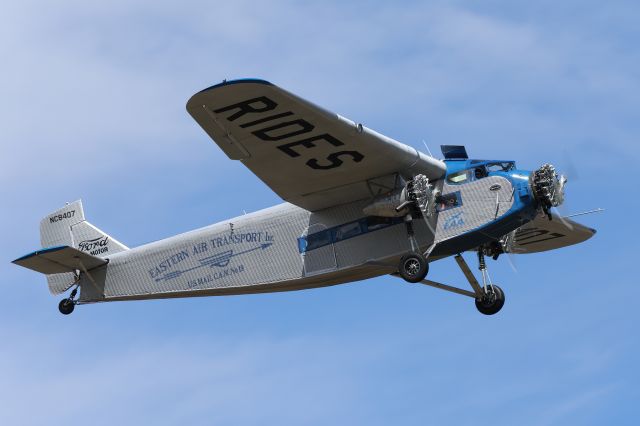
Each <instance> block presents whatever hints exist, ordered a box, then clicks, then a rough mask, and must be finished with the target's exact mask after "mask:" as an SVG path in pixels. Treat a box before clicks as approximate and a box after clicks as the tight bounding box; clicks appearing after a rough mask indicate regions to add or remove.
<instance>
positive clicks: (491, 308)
mask: <svg viewBox="0 0 640 426" xmlns="http://www.w3.org/2000/svg"><path fill="white" fill-rule="evenodd" d="M491 287H493V293H490V294H488V295H485V296H484V297H483V298H482V299H476V308H478V311H480V313H481V314H484V315H494V314H497V313H498V312H500V309H502V307H503V306H504V301H505V297H504V291H502V289H501V288H500V287H498V286H497V285H495V284H494V285H493V286H490V287H489V288H491Z"/></svg>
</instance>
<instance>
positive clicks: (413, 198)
mask: <svg viewBox="0 0 640 426" xmlns="http://www.w3.org/2000/svg"><path fill="white" fill-rule="evenodd" d="M437 197H438V190H437V189H436V188H435V186H434V185H433V184H432V183H430V182H429V178H428V177H427V176H425V175H423V174H418V175H415V176H414V177H413V179H411V180H408V181H405V182H404V185H402V186H401V187H399V188H397V189H395V190H394V191H391V192H390V193H388V194H386V195H382V196H378V197H376V198H374V199H373V201H372V202H371V203H370V204H368V205H367V206H365V207H364V209H363V212H364V214H366V215H368V216H383V217H404V220H405V225H406V228H407V238H408V239H409V243H410V244H411V252H409V253H407V254H405V255H404V256H403V257H402V259H401V260H400V264H399V265H398V271H399V273H400V275H401V276H402V278H404V279H405V280H407V281H409V282H412V283H417V282H420V281H422V280H424V278H425V277H426V276H427V273H428V272H429V263H428V262H427V258H426V256H428V255H429V252H428V251H427V253H424V254H423V253H421V252H420V251H419V247H420V246H419V244H418V243H417V241H416V239H415V233H414V229H413V219H414V218H415V217H422V218H423V219H424V220H425V221H426V222H427V224H429V220H430V218H432V217H433V216H435V214H436V208H435V206H436V199H437ZM429 226H430V227H431V225H429ZM434 233H435V232H434Z"/></svg>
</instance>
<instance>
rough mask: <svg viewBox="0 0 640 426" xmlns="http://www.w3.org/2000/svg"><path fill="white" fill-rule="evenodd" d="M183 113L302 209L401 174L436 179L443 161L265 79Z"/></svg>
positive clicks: (222, 90) (200, 99)
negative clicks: (375, 180) (378, 179)
mask: <svg viewBox="0 0 640 426" xmlns="http://www.w3.org/2000/svg"><path fill="white" fill-rule="evenodd" d="M187 111H188V112H189V114H191V116H192V117H193V118H194V119H195V120H196V121H197V122H198V124H199V125H200V126H201V127H202V128H203V129H204V130H205V132H207V134H208V135H209V136H211V138H212V139H213V140H214V141H215V142H216V143H217V144H218V146H220V148H222V150H223V151H224V152H225V154H227V156H228V157H229V158H231V159H233V160H240V161H242V163H243V164H244V165H245V166H247V167H248V168H249V169H250V170H251V171H252V172H253V173H254V174H255V175H256V176H258V177H259V178H260V179H262V181H263V182H265V183H266V184H267V185H268V186H269V187H270V188H271V189H273V190H274V191H275V192H276V193H277V194H278V195H279V196H280V197H282V198H283V199H284V200H286V201H289V202H291V203H293V204H296V205H298V206H300V207H302V208H305V209H307V210H311V211H315V210H320V209H323V208H327V207H331V206H335V205H339V204H344V203H348V202H351V201H355V200H359V199H363V198H368V197H371V196H372V192H371V189H370V185H369V184H368V181H369V180H370V179H373V178H377V177H381V176H387V175H390V174H393V173H399V174H401V175H403V176H406V177H412V176H413V175H415V174H418V173H422V174H424V175H426V176H427V177H428V178H429V179H438V178H440V177H441V176H442V175H443V174H444V172H445V169H446V166H445V164H444V163H443V162H441V161H439V160H436V159H434V158H432V157H429V156H427V155H425V154H423V153H420V152H419V151H417V150H416V149H415V148H412V147H409V146H407V145H404V144H402V143H400V142H397V141H395V140H393V139H391V138H388V137H386V136H383V135H381V134H379V133H376V132H374V131H373V130H370V129H368V128H366V127H364V126H362V125H359V124H356V123H354V122H353V121H351V120H348V119H346V118H344V117H341V116H339V115H337V114H334V113H331V112H329V111H327V110H324V109H322V108H320V107H318V106H316V105H314V104H312V103H310V102H308V101H305V100H304V99H301V98H299V97H297V96H296V95H293V94H291V93H289V92H287V91H285V90H283V89H281V88H279V87H277V86H274V85H273V84H271V83H269V82H267V81H263V80H234V81H228V82H224V83H222V84H218V85H216V86H212V87H210V88H208V89H205V90H203V91H201V92H199V93H196V94H195V95H193V97H191V99H189V102H188V103H187Z"/></svg>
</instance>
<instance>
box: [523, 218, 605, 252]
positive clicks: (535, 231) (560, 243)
mask: <svg viewBox="0 0 640 426" xmlns="http://www.w3.org/2000/svg"><path fill="white" fill-rule="evenodd" d="M595 233H596V231H595V229H591V228H588V227H586V226H584V225H581V224H579V223H578V222H574V221H572V220H571V219H569V218H561V217H559V216H557V215H552V220H549V219H548V218H547V216H546V215H539V216H537V217H536V218H535V219H534V220H533V221H531V222H529V223H527V224H526V225H524V226H522V227H521V228H519V229H518V231H517V232H516V234H515V241H514V245H513V248H512V251H513V253H518V254H520V253H537V252H541V251H547V250H555V249H558V248H561V247H566V246H571V245H574V244H578V243H581V242H583V241H586V240H588V239H589V238H591V237H592V236H593V235H594V234H595Z"/></svg>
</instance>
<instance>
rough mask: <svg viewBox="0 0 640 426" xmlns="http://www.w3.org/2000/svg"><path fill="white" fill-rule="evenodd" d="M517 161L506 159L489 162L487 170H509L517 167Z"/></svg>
mask: <svg viewBox="0 0 640 426" xmlns="http://www.w3.org/2000/svg"><path fill="white" fill-rule="evenodd" d="M515 166H516V165H515V163H513V162H510V161H504V162H502V163H489V164H487V166H486V167H487V170H489V172H508V171H510V170H513V169H514V168H515Z"/></svg>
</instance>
